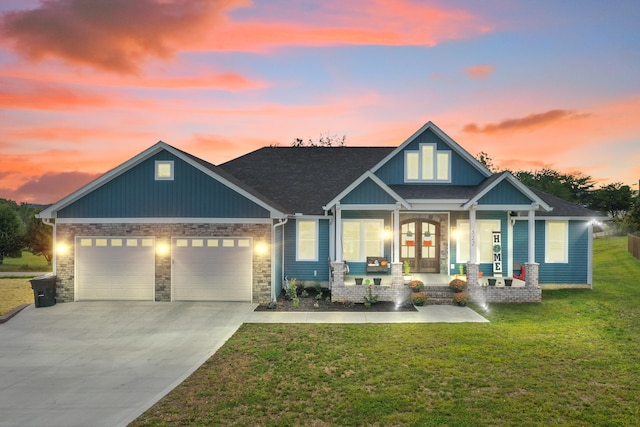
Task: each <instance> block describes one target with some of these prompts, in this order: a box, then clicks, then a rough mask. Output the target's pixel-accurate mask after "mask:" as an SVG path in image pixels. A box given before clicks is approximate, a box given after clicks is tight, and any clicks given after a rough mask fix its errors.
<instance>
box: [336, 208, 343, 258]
mask: <svg viewBox="0 0 640 427" xmlns="http://www.w3.org/2000/svg"><path fill="white" fill-rule="evenodd" d="M335 217H336V262H342V208H341V207H340V203H337V204H336V215H335Z"/></svg>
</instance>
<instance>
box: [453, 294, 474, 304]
mask: <svg viewBox="0 0 640 427" xmlns="http://www.w3.org/2000/svg"><path fill="white" fill-rule="evenodd" d="M469 301H471V295H469V292H458V293H455V294H453V302H454V303H456V305H467V304H468V303H469Z"/></svg>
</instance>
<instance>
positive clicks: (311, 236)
mask: <svg viewBox="0 0 640 427" xmlns="http://www.w3.org/2000/svg"><path fill="white" fill-rule="evenodd" d="M296 242H297V245H296V260H297V261H317V260H318V221H316V220H304V219H303V220H300V219H299V220H297V221H296Z"/></svg>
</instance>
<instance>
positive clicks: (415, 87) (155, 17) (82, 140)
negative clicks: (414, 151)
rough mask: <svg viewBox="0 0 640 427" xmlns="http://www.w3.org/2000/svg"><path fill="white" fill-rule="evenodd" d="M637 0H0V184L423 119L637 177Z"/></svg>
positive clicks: (10, 195) (379, 134)
mask: <svg viewBox="0 0 640 427" xmlns="http://www.w3.org/2000/svg"><path fill="white" fill-rule="evenodd" d="M639 23H640V1H638V0H609V1H606V2H605V1H602V0H563V1H558V0H538V1H530V0H483V1H473V0H467V1H462V0H460V1H455V0H454V1H452V0H446V1H445V0H440V1H430V0H395V1H394V0H369V1H365V0H322V1H319V0H318V1H302V0H301V1H295V0H288V1H286V0H254V1H248V0H219V1H215V0H47V1H37V0H1V1H0V197H1V198H7V199H12V200H16V201H18V202H33V203H43V204H45V203H52V202H55V201H57V200H59V199H60V198H62V197H64V196H66V195H67V194H69V193H71V192H72V191H74V190H76V189H77V188H79V187H81V186H82V185H84V184H86V183H88V182H89V181H91V180H92V179H95V178H96V177H97V176H99V175H101V174H102V173H104V172H106V171H108V170H109V169H111V168H113V167H115V166H117V165H119V164H121V163H122V162H124V161H126V160H128V159H129V158H131V157H133V156H134V155H136V154H138V153H139V152H141V151H143V150H145V149H146V148H148V147H149V146H151V145H153V144H155V143H156V142H157V141H158V140H162V141H165V142H166V143H168V144H171V145H173V146H175V147H177V148H180V149H182V150H185V151H187V152H189V153H191V154H194V155H196V156H198V157H201V158H203V159H205V160H208V161H210V162H212V163H214V164H219V163H223V162H225V161H227V160H230V159H233V158H235V157H237V156H239V155H242V154H245V153H247V152H250V151H253V150H255V149H257V148H260V147H263V146H266V145H273V144H279V145H282V146H289V145H290V144H291V142H292V141H293V140H294V139H295V138H303V139H305V140H306V139H309V138H312V139H317V138H318V137H319V136H320V135H325V136H333V135H336V136H339V137H341V136H342V135H346V144H347V145H348V146H378V145H387V146H389V145H391V146H397V145H399V144H400V143H402V142H403V141H404V140H405V139H406V138H408V137H409V136H411V134H413V132H415V131H416V130H417V129H419V128H420V127H421V126H422V125H423V124H424V123H426V122H427V121H433V122H434V123H435V124H436V125H437V126H438V127H440V128H441V129H442V130H443V131H445V132H446V133H447V134H449V136H451V137H452V138H453V139H454V140H456V141H457V142H458V143H459V144H460V145H462V147H464V148H465V149H466V150H467V151H469V152H470V153H471V154H473V155H476V154H477V153H478V152H480V151H484V152H486V153H488V154H489V156H490V157H492V158H493V160H494V163H496V165H497V166H499V167H501V168H508V169H511V170H535V169H540V168H543V167H549V168H553V169H556V170H559V171H561V172H567V173H570V172H573V171H579V172H582V173H583V174H585V175H589V176H591V177H592V178H593V179H594V180H595V181H596V183H597V186H600V185H603V184H607V183H611V182H622V183H624V184H628V185H631V186H632V187H631V188H632V189H634V190H637V189H638V184H637V183H638V179H640V31H639V30H638V25H639Z"/></svg>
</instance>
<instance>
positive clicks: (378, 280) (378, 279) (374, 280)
mask: <svg viewBox="0 0 640 427" xmlns="http://www.w3.org/2000/svg"><path fill="white" fill-rule="evenodd" d="M380 283H382V277H374V278H373V284H374V285H376V286H380Z"/></svg>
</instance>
